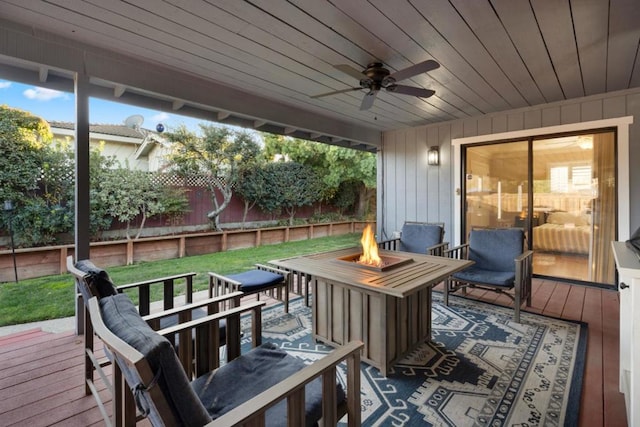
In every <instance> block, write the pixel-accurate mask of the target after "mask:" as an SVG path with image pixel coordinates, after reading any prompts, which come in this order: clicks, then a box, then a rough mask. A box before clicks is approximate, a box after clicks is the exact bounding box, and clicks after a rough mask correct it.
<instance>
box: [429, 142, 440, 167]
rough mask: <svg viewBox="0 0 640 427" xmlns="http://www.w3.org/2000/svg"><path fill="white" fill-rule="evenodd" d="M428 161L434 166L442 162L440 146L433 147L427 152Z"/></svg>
mask: <svg viewBox="0 0 640 427" xmlns="http://www.w3.org/2000/svg"><path fill="white" fill-rule="evenodd" d="M427 163H428V164H429V165H432V166H438V165H439V164H440V151H439V150H438V147H431V148H429V151H428V152H427Z"/></svg>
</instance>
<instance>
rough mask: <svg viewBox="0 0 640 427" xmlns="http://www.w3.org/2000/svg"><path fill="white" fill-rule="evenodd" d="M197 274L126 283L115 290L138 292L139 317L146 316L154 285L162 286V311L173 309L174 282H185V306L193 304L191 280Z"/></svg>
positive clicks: (149, 307)
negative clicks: (135, 290) (181, 280)
mask: <svg viewBox="0 0 640 427" xmlns="http://www.w3.org/2000/svg"><path fill="white" fill-rule="evenodd" d="M196 274H197V273H194V272H190V273H183V274H175V275H173V276H166V277H159V278H156V279H149V280H143V281H141V282H135V283H128V284H125V285H119V286H117V287H116V288H117V289H118V292H124V291H125V290H131V289H137V290H138V310H139V311H140V314H141V315H147V314H149V313H150V312H151V294H150V291H151V286H152V285H156V284H162V294H163V301H164V303H163V309H164V310H169V309H171V308H173V298H174V297H173V290H174V285H175V281H176V280H180V279H184V280H185V292H184V299H185V301H184V302H185V304H189V303H191V302H193V278H194V277H195V276H196Z"/></svg>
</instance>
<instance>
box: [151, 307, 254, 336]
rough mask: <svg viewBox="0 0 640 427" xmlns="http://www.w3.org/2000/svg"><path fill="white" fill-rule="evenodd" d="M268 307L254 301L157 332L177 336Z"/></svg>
mask: <svg viewBox="0 0 640 427" xmlns="http://www.w3.org/2000/svg"><path fill="white" fill-rule="evenodd" d="M264 305H266V302H264V301H253V302H250V303H247V304H243V305H241V306H238V307H234V308H230V309H228V310H225V311H221V312H219V313H214V314H210V315H208V316H205V317H201V318H199V319H195V320H189V321H188V322H184V323H178V324H177V325H173V326H169V327H168V328H164V329H159V330H157V331H156V332H157V333H159V334H160V335H169V334H175V333H178V332H182V331H186V330H189V329H193V328H195V327H198V326H201V325H204V324H207V323H211V322H213V321H219V320H222V319H227V318H229V317H231V316H234V315H237V314H242V313H244V312H246V311H251V310H255V309H257V308H259V309H262V307H263V306H264ZM143 319H145V320H146V319H147V317H146V316H145V317H143Z"/></svg>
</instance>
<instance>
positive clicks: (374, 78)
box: [360, 62, 395, 90]
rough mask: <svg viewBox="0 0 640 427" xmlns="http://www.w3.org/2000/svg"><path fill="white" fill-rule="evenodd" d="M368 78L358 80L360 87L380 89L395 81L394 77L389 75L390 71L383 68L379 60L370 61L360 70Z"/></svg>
mask: <svg viewBox="0 0 640 427" xmlns="http://www.w3.org/2000/svg"><path fill="white" fill-rule="evenodd" d="M362 74H364V75H365V76H367V77H368V79H362V80H360V87H362V88H365V89H372V90H380V88H382V87H387V85H390V84H393V83H395V79H394V78H392V77H389V74H391V72H390V71H389V70H387V69H386V68H384V66H383V65H382V63H380V62H372V63H371V64H369V65H367V68H366V69H365V70H364V71H363V72H362Z"/></svg>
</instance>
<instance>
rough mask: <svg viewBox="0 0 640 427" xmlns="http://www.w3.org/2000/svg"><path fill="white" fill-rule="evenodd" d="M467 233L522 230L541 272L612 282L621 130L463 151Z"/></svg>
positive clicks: (562, 276)
mask: <svg viewBox="0 0 640 427" xmlns="http://www.w3.org/2000/svg"><path fill="white" fill-rule="evenodd" d="M463 153H464V173H465V178H466V179H465V180H464V199H463V200H464V201H465V203H464V213H463V223H464V233H465V234H464V236H461V237H462V240H463V241H466V236H467V235H468V233H469V231H470V230H471V229H472V228H477V227H485V228H495V227H521V228H523V229H524V230H525V233H526V236H527V245H528V246H529V248H530V249H533V251H534V262H533V272H534V274H535V275H540V276H550V277H557V278H564V279H571V280H580V281H588V282H596V283H600V284H608V285H613V284H614V279H615V266H614V262H613V258H612V255H611V250H610V247H609V246H610V244H611V243H610V242H611V241H612V240H615V238H616V204H617V200H616V194H617V190H616V180H615V177H616V171H615V161H616V160H615V157H616V156H615V133H614V132H612V131H603V132H595V133H592V134H587V135H567V136H562V137H554V138H535V139H528V140H524V141H514V142H504V143H495V144H486V145H475V146H473V145H470V146H466V147H465V148H464V152H463Z"/></svg>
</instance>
